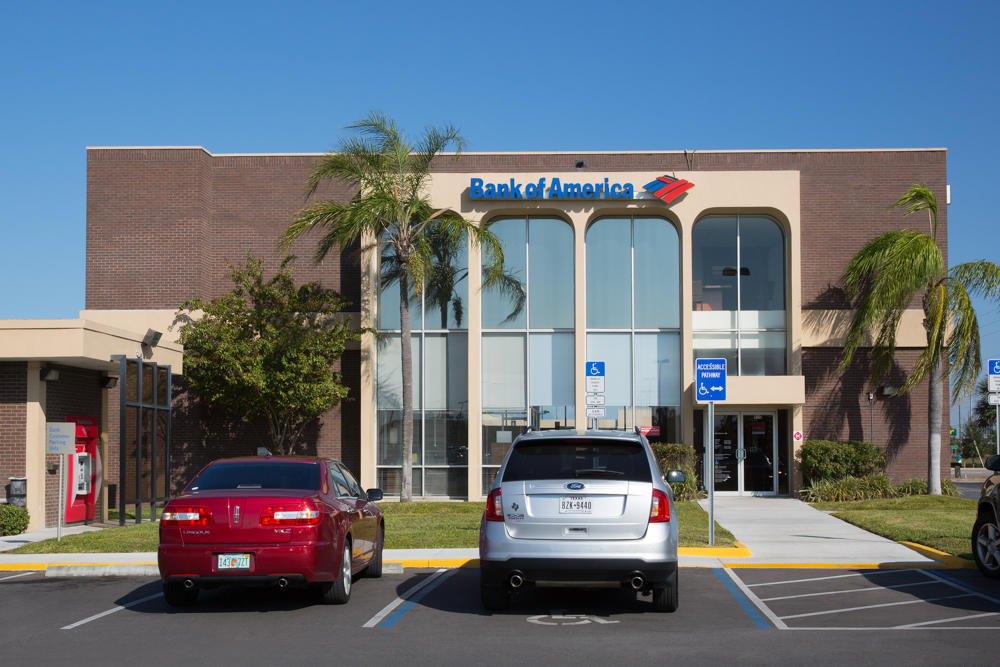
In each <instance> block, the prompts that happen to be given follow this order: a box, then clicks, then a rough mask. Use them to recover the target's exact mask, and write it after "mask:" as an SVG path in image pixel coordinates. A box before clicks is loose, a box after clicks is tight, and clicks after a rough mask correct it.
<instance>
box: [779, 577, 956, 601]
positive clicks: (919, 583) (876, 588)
mask: <svg viewBox="0 0 1000 667" xmlns="http://www.w3.org/2000/svg"><path fill="white" fill-rule="evenodd" d="M936 583H938V582H936V581H917V582H914V583H912V584H895V585H893V586H869V587H867V588H846V589H844V590H842V591H823V592H822V593H802V594H801V595H782V596H779V597H776V598H761V600H762V601H763V602H772V601H774V600H792V599H794V598H812V597H819V596H822V595H840V594H841V593H863V592H865V591H887V590H896V589H899V588H910V587H911V586H932V585H934V584H936Z"/></svg>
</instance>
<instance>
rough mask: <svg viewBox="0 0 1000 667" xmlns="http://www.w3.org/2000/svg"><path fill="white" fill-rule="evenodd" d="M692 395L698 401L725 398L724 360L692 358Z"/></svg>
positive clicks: (704, 401) (705, 401)
mask: <svg viewBox="0 0 1000 667" xmlns="http://www.w3.org/2000/svg"><path fill="white" fill-rule="evenodd" d="M694 395H695V400H696V401H698V402H699V403H709V402H713V401H724V400H726V360H725V359H695V360H694Z"/></svg>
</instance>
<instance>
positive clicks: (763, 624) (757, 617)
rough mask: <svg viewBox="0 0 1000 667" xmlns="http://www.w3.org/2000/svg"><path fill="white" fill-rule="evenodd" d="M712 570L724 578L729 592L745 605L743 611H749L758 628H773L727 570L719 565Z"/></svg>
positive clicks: (742, 605)
mask: <svg viewBox="0 0 1000 667" xmlns="http://www.w3.org/2000/svg"><path fill="white" fill-rule="evenodd" d="M712 571H713V572H715V576H717V577H718V578H719V579H720V580H722V583H723V584H725V585H726V588H727V589H728V590H729V592H730V593H732V595H733V597H734V598H736V601H737V602H739V603H740V606H741V607H743V611H745V612H746V613H747V616H749V617H750V620H752V621H753V622H754V623H755V624H756V625H757V627H758V628H760V629H761V630H770V629H772V628H771V624H770V623H768V622H767V620H766V619H765V618H764V617H763V616H761V614H760V612H759V611H757V607H755V606H753V604H752V603H751V602H750V600H747V598H746V596H745V595H743V591H741V590H740V589H739V588H737V587H736V584H734V583H733V582H732V581H731V580H730V579H729V577H728V576H727V575H726V573H725V572H723V571H722V570H721V569H720V568H717V567H713V568H712Z"/></svg>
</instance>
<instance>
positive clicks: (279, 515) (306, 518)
mask: <svg viewBox="0 0 1000 667" xmlns="http://www.w3.org/2000/svg"><path fill="white" fill-rule="evenodd" d="M319 520H320V516H319V510H318V509H316V506H315V505H313V504H312V503H311V502H309V501H306V502H302V503H293V504H289V505H268V506H267V507H265V508H264V511H263V512H261V513H260V525H262V526H312V525H314V524H317V523H319Z"/></svg>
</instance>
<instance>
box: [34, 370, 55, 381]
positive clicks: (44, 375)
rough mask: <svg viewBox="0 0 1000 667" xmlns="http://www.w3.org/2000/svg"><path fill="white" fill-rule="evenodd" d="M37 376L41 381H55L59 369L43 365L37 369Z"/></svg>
mask: <svg viewBox="0 0 1000 667" xmlns="http://www.w3.org/2000/svg"><path fill="white" fill-rule="evenodd" d="M38 377H39V379H40V380H41V381H42V382H55V381H56V380H58V379H59V371H58V370H57V369H55V368H48V367H45V368H43V369H42V370H41V371H39V373H38Z"/></svg>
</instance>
